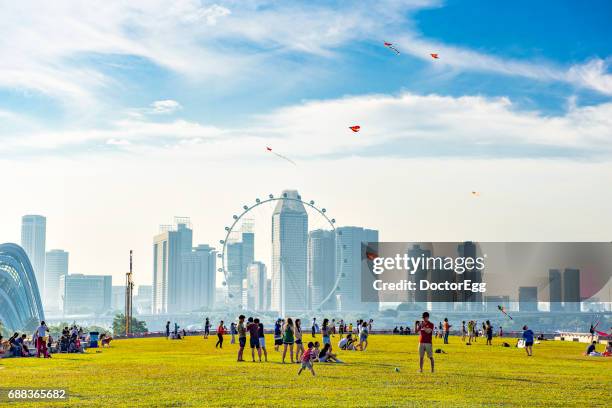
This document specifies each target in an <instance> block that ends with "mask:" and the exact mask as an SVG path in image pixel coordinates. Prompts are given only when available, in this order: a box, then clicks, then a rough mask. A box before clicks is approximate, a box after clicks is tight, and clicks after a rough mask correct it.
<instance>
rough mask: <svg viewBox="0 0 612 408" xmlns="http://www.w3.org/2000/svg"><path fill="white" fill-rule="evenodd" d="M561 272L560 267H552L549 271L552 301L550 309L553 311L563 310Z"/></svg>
mask: <svg viewBox="0 0 612 408" xmlns="http://www.w3.org/2000/svg"><path fill="white" fill-rule="evenodd" d="M561 286H562V282H561V272H560V271H559V270H558V269H550V270H549V271H548V289H549V299H548V301H549V302H550V311H551V312H559V311H561V310H563V307H562V305H561V302H562V300H563V298H562V297H561V296H562V295H561V294H562V291H561Z"/></svg>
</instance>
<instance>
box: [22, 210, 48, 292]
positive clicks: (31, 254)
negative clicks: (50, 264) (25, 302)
mask: <svg viewBox="0 0 612 408" xmlns="http://www.w3.org/2000/svg"><path fill="white" fill-rule="evenodd" d="M46 237H47V219H46V218H45V217H43V216H42V215H24V216H23V217H22V218H21V246H22V247H23V249H24V250H25V252H26V254H27V255H28V258H30V263H31V264H32V268H34V274H35V275H36V282H37V284H38V288H39V290H40V293H41V296H43V295H44V294H45V252H46V249H45V245H46V240H47V238H46Z"/></svg>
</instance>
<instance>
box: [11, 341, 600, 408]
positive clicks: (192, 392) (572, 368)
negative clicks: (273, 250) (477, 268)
mask: <svg viewBox="0 0 612 408" xmlns="http://www.w3.org/2000/svg"><path fill="white" fill-rule="evenodd" d="M305 339H308V340H310V336H305ZM337 339H338V337H336V338H335V339H334V340H333V341H334V343H335V342H337ZM319 340H320V337H319ZM215 341H216V337H214V336H211V337H210V338H209V339H208V340H204V339H202V337H199V336H198V337H188V338H187V339H185V340H183V341H170V340H166V339H163V338H150V339H131V340H118V341H115V342H113V343H112V347H111V348H107V349H98V350H99V351H100V352H97V351H96V349H90V350H88V351H87V352H86V353H85V354H55V355H54V357H53V358H52V359H35V358H12V359H2V360H0V366H1V367H3V368H2V369H0V387H16V386H17V387H18V386H28V387H45V388H51V387H52V388H67V389H68V390H69V392H70V399H69V405H73V406H79V407H84V406H102V405H104V406H108V407H112V406H131V407H133V406H189V407H192V406H193V407H195V406H198V407H199V406H246V405H250V406H262V405H269V406H284V407H292V406H315V405H320V406H326V407H328V406H349V407H354V406H360V407H361V406H385V407H389V406H414V405H432V404H433V405H444V406H451V405H452V406H475V405H476V406H485V405H486V406H492V405H494V406H604V405H605V404H609V403H610V400H611V395H612V371H611V370H612V358H593V357H583V356H582V355H581V354H582V352H583V351H584V348H585V345H584V344H577V343H565V342H553V341H548V342H543V343H542V344H538V345H535V346H534V354H535V355H534V356H533V357H526V355H525V352H524V350H522V349H516V348H503V347H500V345H499V343H500V341H499V340H497V339H496V340H495V343H494V345H493V346H486V345H485V344H484V341H479V342H478V343H476V344H473V345H472V346H465V345H464V344H461V342H460V339H459V338H456V337H451V339H450V342H451V344H450V345H446V346H445V345H442V344H441V343H442V342H441V341H440V340H435V341H434V348H443V349H444V350H445V351H446V352H447V354H435V355H434V356H435V359H436V373H435V374H431V373H429V372H425V373H423V374H419V373H418V372H417V369H418V361H417V358H418V356H417V338H416V337H415V336H391V335H372V336H370V347H369V349H368V350H367V351H366V352H349V351H340V353H339V354H340V355H339V357H340V358H341V359H343V360H344V361H345V362H346V364H327V363H316V364H315V370H316V374H317V375H316V377H313V376H312V375H311V374H310V372H307V371H306V372H303V373H302V375H301V376H299V377H298V376H297V371H298V365H297V364H294V365H291V364H284V365H283V364H281V363H280V360H281V357H280V353H277V352H274V350H273V347H269V348H270V351H269V361H270V362H268V363H252V362H245V363H237V362H236V351H237V345H231V344H229V337H226V342H225V343H226V344H225V348H224V349H223V350H222V351H221V350H215V347H214V345H215ZM508 341H509V342H512V340H508ZM267 343H268V345H270V344H272V339H271V338H268V339H267ZM511 344H513V342H512V343H511ZM247 347H248V343H247ZM246 351H247V352H248V354H245V357H246V358H247V359H248V360H250V350H249V349H247V350H246ZM287 360H288V359H287ZM426 363H427V361H426ZM396 367H398V368H399V369H400V371H399V372H397V371H396V370H395V368H396ZM426 368H428V365H426ZM15 405H17V404H15ZM31 405H32V406H38V407H40V406H49V405H51V404H49V403H48V402H44V403H32V404H31ZM58 405H61V406H65V405H66V404H65V403H60V404H58ZM19 406H27V404H24V403H19Z"/></svg>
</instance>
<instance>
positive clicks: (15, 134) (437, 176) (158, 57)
mask: <svg viewBox="0 0 612 408" xmlns="http://www.w3.org/2000/svg"><path fill="white" fill-rule="evenodd" d="M611 16H612V6H611V5H610V3H609V2H606V1H592V2H589V5H588V7H581V6H580V4H579V2H564V1H554V2H552V1H550V2H537V3H536V4H533V3H530V2H522V1H518V2H511V3H507V4H501V3H499V2H496V3H491V2H479V1H473V2H467V3H466V2H456V1H452V2H439V1H427V0H415V1H394V0H389V1H384V2H377V3H376V5H374V3H370V2H355V3H352V2H347V1H338V2H316V1H315V2H312V1H309V2H304V3H296V2H291V3H289V2H267V1H245V2H238V1H228V2H216V3H215V2H203V1H191V0H174V1H135V2H115V1H107V2H104V3H101V4H99V5H96V7H91V6H89V5H88V4H87V3H83V2H68V1H54V2H47V3H44V2H42V3H41V2H29V1H23V2H13V1H8V0H7V1H5V0H0V27H3V30H2V34H3V35H2V36H0V55H2V58H1V59H0V175H2V176H1V180H2V191H3V194H2V198H1V203H2V204H1V207H0V209H1V211H0V242H19V238H20V218H21V216H22V215H23V214H27V213H37V214H43V215H46V216H47V226H48V228H47V247H48V248H62V249H65V250H67V251H69V252H70V271H71V273H87V274H94V273H95V274H113V275H114V276H116V277H117V279H115V283H116V284H117V283H121V282H123V274H124V273H125V271H126V268H127V257H128V251H129V249H134V250H135V261H136V263H135V265H136V281H137V283H139V284H145V283H149V282H150V281H151V274H152V271H151V269H152V251H151V246H152V237H153V235H154V234H155V233H157V231H158V226H159V224H167V223H170V222H171V221H172V218H173V216H174V215H180V216H190V217H191V218H192V222H193V227H194V238H195V243H209V244H212V245H213V246H216V245H217V243H218V241H219V240H220V239H222V238H223V236H224V230H223V228H224V226H225V225H227V224H228V223H229V222H230V221H231V217H232V215H233V214H234V213H236V212H238V211H239V210H240V208H241V207H242V205H243V204H245V203H247V202H249V201H253V200H254V199H255V198H256V197H265V196H266V195H267V194H269V193H274V194H279V193H280V191H281V190H283V189H287V188H292V189H298V190H299V191H300V193H301V194H302V196H303V197H304V198H307V199H314V200H316V201H317V202H318V203H321V205H323V206H325V207H326V208H327V209H328V210H329V212H330V214H331V215H332V216H334V217H335V218H336V219H337V220H338V224H339V225H361V226H366V227H370V228H377V229H379V230H380V239H381V240H387V241H460V240H466V239H471V240H481V241H611V240H612V239H611V235H612V216H611V209H612V188H610V186H612V160H611V159H612V143H611V142H612V74H611V73H610V62H611V61H612V41H610V39H611V38H612V27H610V24H609V21H610V17H611ZM384 41H388V42H392V43H393V44H394V45H395V46H396V47H397V49H398V50H399V51H400V55H396V54H395V53H394V52H392V51H391V50H389V49H387V48H385V47H384V45H383V42H384ZM430 53H437V54H439V56H440V58H439V59H433V58H431V57H430V55H429V54H430ZM356 124H358V125H360V126H361V129H362V130H361V131H360V132H359V133H353V132H351V131H350V130H349V129H348V126H351V125H356ZM266 146H270V147H272V148H273V149H274V150H275V151H277V152H279V153H281V154H283V155H285V156H287V157H290V158H291V159H293V160H294V161H295V162H296V163H297V165H296V166H294V165H292V164H290V163H288V162H286V161H284V160H282V159H279V158H277V157H275V156H273V155H271V154H270V153H268V152H267V151H266ZM471 191H479V192H480V193H481V195H480V197H473V196H472V195H471Z"/></svg>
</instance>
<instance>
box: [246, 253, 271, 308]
mask: <svg viewBox="0 0 612 408" xmlns="http://www.w3.org/2000/svg"><path fill="white" fill-rule="evenodd" d="M266 275H267V273H266V265H264V264H263V263H262V262H253V263H251V264H250V265H249V266H248V272H247V290H248V293H247V308H248V309H249V310H256V311H258V312H259V311H265V310H266V306H267V305H266V303H267V293H266V289H267V286H268V279H267V277H266Z"/></svg>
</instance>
